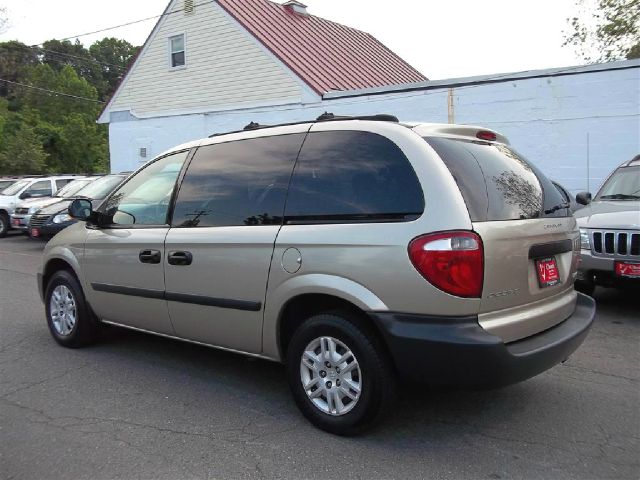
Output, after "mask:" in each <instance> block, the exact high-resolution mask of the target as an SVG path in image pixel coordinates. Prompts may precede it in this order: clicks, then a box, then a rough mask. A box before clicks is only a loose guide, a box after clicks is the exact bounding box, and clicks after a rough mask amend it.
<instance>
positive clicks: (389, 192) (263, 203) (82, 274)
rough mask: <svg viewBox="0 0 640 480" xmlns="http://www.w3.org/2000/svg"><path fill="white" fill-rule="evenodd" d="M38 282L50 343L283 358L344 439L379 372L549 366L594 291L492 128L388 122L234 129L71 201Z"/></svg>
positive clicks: (460, 379) (551, 200) (563, 216)
mask: <svg viewBox="0 0 640 480" xmlns="http://www.w3.org/2000/svg"><path fill="white" fill-rule="evenodd" d="M69 214H70V216H72V217H74V218H76V219H80V220H83V222H80V223H78V224H76V225H73V226H71V227H69V228H66V229H65V230H63V231H62V232H61V233H60V234H59V235H57V236H56V237H54V238H53V240H51V241H50V242H49V243H48V244H47V246H46V248H45V252H44V257H43V264H42V268H41V270H40V272H39V274H38V286H39V289H40V292H41V294H42V298H43V300H44V303H45V307H46V318H47V323H48V326H49V329H50V331H51V334H52V335H53V337H54V339H55V340H56V341H57V342H58V343H60V344H61V345H63V346H67V347H79V346H82V345H85V344H87V343H90V342H92V341H95V340H96V338H97V337H98V335H99V332H100V326H101V325H102V324H103V323H107V324H112V325H119V326H124V327H128V328H133V329H136V330H141V331H145V332H149V333H154V334H159V335H162V336H165V337H171V338H176V339H180V340H185V341H190V342H196V343H198V344H204V345H208V346H213V347H217V348H223V349H227V350H232V351H236V352H240V353H244V354H248V355H252V356H258V357H261V358H267V359H270V360H275V361H281V362H283V363H285V364H286V372H287V378H288V381H289V385H290V388H291V391H292V393H293V397H294V400H295V402H296V404H297V406H298V407H299V408H300V410H301V411H302V413H303V414H304V415H305V417H306V418H307V419H309V420H310V421H311V422H312V423H313V424H315V425H317V426H318V427H320V428H322V429H325V430H327V431H330V432H333V433H338V434H353V433H357V432H359V431H361V430H362V429H363V428H366V427H367V426H370V425H371V424H373V423H374V422H375V421H376V420H377V419H379V418H380V417H381V416H383V415H385V414H387V413H388V412H389V410H390V409H392V408H393V407H392V400H393V398H394V396H395V394H396V393H397V392H396V390H397V387H396V385H397V380H398V379H400V378H404V379H408V380H412V381H424V382H428V383H430V384H438V385H456V386H472V387H479V386H496V385H505V384H509V383H514V382H518V381H522V380H525V379H527V378H529V377H531V376H533V375H536V374H538V373H540V372H542V371H544V370H547V369H548V368H551V367H552V366H554V365H556V364H557V363H559V362H561V361H563V360H565V359H566V358H567V357H568V356H569V355H570V354H571V353H572V352H573V351H574V350H575V349H576V348H578V347H579V345H580V344H581V343H582V341H583V340H584V338H585V336H586V335H587V332H588V330H589V328H590V326H591V324H592V322H593V318H594V312H595V304H594V301H593V299H591V298H590V297H588V296H586V295H583V294H579V293H576V292H575V290H574V288H573V283H574V279H575V276H576V270H577V267H578V255H579V251H580V233H579V231H578V227H577V224H576V220H575V218H574V217H573V216H572V214H571V212H570V210H569V208H568V205H566V202H565V200H564V199H563V198H562V196H561V194H560V192H559V191H558V190H556V188H555V187H554V186H553V185H552V184H551V182H550V181H549V180H548V179H547V178H546V177H545V176H544V175H543V174H542V173H541V172H540V171H539V170H538V169H536V167H535V166H534V165H532V164H530V163H529V162H528V161H527V160H526V159H524V158H523V157H522V156H521V155H519V154H518V153H517V152H516V151H515V150H513V149H512V148H511V147H510V146H509V142H508V141H507V139H506V138H505V137H503V136H501V135H499V134H498V133H496V132H493V131H490V130H487V129H484V128H479V127H470V126H461V125H434V124H419V123H400V122H398V121H397V119H394V118H393V117H390V116H387V115H385V116H374V117H367V118H340V117H333V116H332V115H324V116H322V117H321V118H320V119H318V120H317V121H315V122H307V123H300V124H293V125H283V126H276V127H260V126H256V125H255V124H252V125H251V126H250V127H249V128H248V129H246V130H245V131H241V132H235V133H230V134H224V135H218V136H214V137H211V138H207V139H204V140H201V141H196V142H192V143H189V144H186V145H182V146H179V147H176V148H174V149H172V150H171V151H169V152H166V153H165V154H163V155H161V156H159V157H158V158H156V159H154V160H152V161H150V162H149V163H147V164H146V165H145V166H144V167H143V168H141V169H140V170H138V171H137V172H136V173H135V174H133V175H132V176H131V177H129V178H128V179H127V180H126V181H125V182H123V184H122V185H120V186H119V187H118V188H116V189H115V190H114V192H112V193H111V194H110V195H109V196H108V197H107V198H106V199H105V200H104V202H102V204H101V205H100V206H99V207H97V208H94V206H93V205H92V204H91V202H89V201H87V200H85V199H76V200H74V201H73V202H72V203H71V205H70V207H69Z"/></svg>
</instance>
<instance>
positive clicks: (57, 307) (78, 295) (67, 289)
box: [44, 270, 99, 348]
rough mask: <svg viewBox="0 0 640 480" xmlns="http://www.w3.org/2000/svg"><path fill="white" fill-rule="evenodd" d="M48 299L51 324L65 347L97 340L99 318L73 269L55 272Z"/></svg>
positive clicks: (53, 334)
mask: <svg viewBox="0 0 640 480" xmlns="http://www.w3.org/2000/svg"><path fill="white" fill-rule="evenodd" d="M44 298H45V309H46V315H47V325H48V326H49V330H50V331H51V335H52V336H53V338H54V339H55V341H56V342H58V343H59V344H60V345H62V346H64V347H70V348H77V347H82V346H85V345H88V344H90V343H92V342H94V341H95V340H96V339H97V337H98V333H99V325H98V321H97V319H96V317H95V315H94V313H93V312H92V311H91V309H90V308H89V306H88V304H87V302H86V300H85V298H84V294H83V293H82V288H81V287H80V284H79V283H78V280H77V279H76V278H75V276H73V275H72V274H71V273H70V272H68V271H66V270H60V271H58V272H56V273H54V274H53V276H52V277H51V280H50V281H49V283H48V285H47V289H46V292H45V297H44Z"/></svg>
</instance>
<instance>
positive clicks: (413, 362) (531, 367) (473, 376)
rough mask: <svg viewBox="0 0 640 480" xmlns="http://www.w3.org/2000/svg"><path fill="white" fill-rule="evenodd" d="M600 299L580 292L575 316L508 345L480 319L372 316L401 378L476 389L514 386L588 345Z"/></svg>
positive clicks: (393, 315)
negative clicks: (584, 342)
mask: <svg viewBox="0 0 640 480" xmlns="http://www.w3.org/2000/svg"><path fill="white" fill-rule="evenodd" d="M595 311H596V309H595V301H594V300H593V299H592V298H591V297H588V296H586V295H582V294H578V301H577V304H576V309H575V311H574V312H573V314H572V315H571V316H570V317H569V318H567V319H566V320H564V321H563V322H561V323H559V324H558V325H556V326H555V327H552V328H550V329H548V330H545V331H543V332H541V333H538V334H536V335H533V336H531V337H527V338H525V339H522V340H518V341H515V342H511V343H508V344H504V343H503V342H502V340H501V339H500V338H498V337H496V336H494V335H491V334H490V333H488V332H487V331H486V330H484V329H483V328H482V327H480V325H479V324H478V319H477V317H474V316H471V317H459V318H452V317H425V316H422V315H411V314H401V313H377V312H376V313H371V314H370V315H371V317H372V318H373V319H374V321H375V322H376V324H377V325H378V327H379V329H380V331H381V332H382V334H383V336H384V338H385V340H386V342H387V345H388V346H389V349H390V351H391V355H392V356H393V359H394V361H395V365H396V367H397V369H398V371H399V373H400V375H401V376H402V377H403V378H405V379H407V380H410V381H418V382H425V383H429V384H433V385H449V386H461V387H473V388H485V387H497V386H502V385H509V384H512V383H516V382H520V381H522V380H526V379H527V378H531V377H533V376H535V375H537V374H539V373H541V372H544V371H545V370H548V369H549V368H551V367H553V366H554V365H557V364H558V363H560V362H562V361H564V360H566V359H567V358H568V357H569V355H571V354H572V353H573V352H574V351H575V350H576V349H577V348H578V347H579V346H580V344H582V342H583V341H584V339H585V337H586V336H587V333H588V331H589V328H590V327H591V324H592V323H593V319H594V317H595Z"/></svg>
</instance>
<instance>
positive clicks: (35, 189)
mask: <svg viewBox="0 0 640 480" xmlns="http://www.w3.org/2000/svg"><path fill="white" fill-rule="evenodd" d="M24 193H28V194H29V195H30V196H31V197H32V198H38V197H50V196H51V195H52V194H53V192H52V191H51V182H50V181H49V180H41V181H39V182H35V183H34V184H32V185H31V186H30V187H29V188H27V189H26V190H25V191H24Z"/></svg>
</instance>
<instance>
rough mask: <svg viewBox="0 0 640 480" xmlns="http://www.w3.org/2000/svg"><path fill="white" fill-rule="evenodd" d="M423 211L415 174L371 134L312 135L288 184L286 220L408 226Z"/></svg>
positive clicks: (390, 147)
mask: <svg viewBox="0 0 640 480" xmlns="http://www.w3.org/2000/svg"><path fill="white" fill-rule="evenodd" d="M423 211H424V196H423V194H422V188H421V186H420V182H419V181H418V178H417V176H416V173H415V172H414V170H413V168H412V167H411V164H410V163H409V160H408V159H407V157H406V156H405V155H404V153H402V151H401V150H400V148H399V147H398V146H397V145H396V144H395V143H393V142H392V141H391V140H389V139H387V138H385V137H383V136H382V135H378V134H375V133H370V132H360V131H332V132H313V133H310V134H309V135H308V136H307V139H306V140H305V143H304V147H303V148H302V152H301V153H300V158H299V159H298V163H297V165H296V169H295V172H294V174H293V178H292V179H291V187H290V189H289V196H288V199H287V207H286V212H285V220H286V221H287V222H288V223H305V222H312V223H317V222H322V223H324V222H334V221H335V222H350V221H351V222H353V221H355V222H376V221H379V222H383V221H409V220H413V219H415V218H417V217H419V216H420V215H422V213H423Z"/></svg>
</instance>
